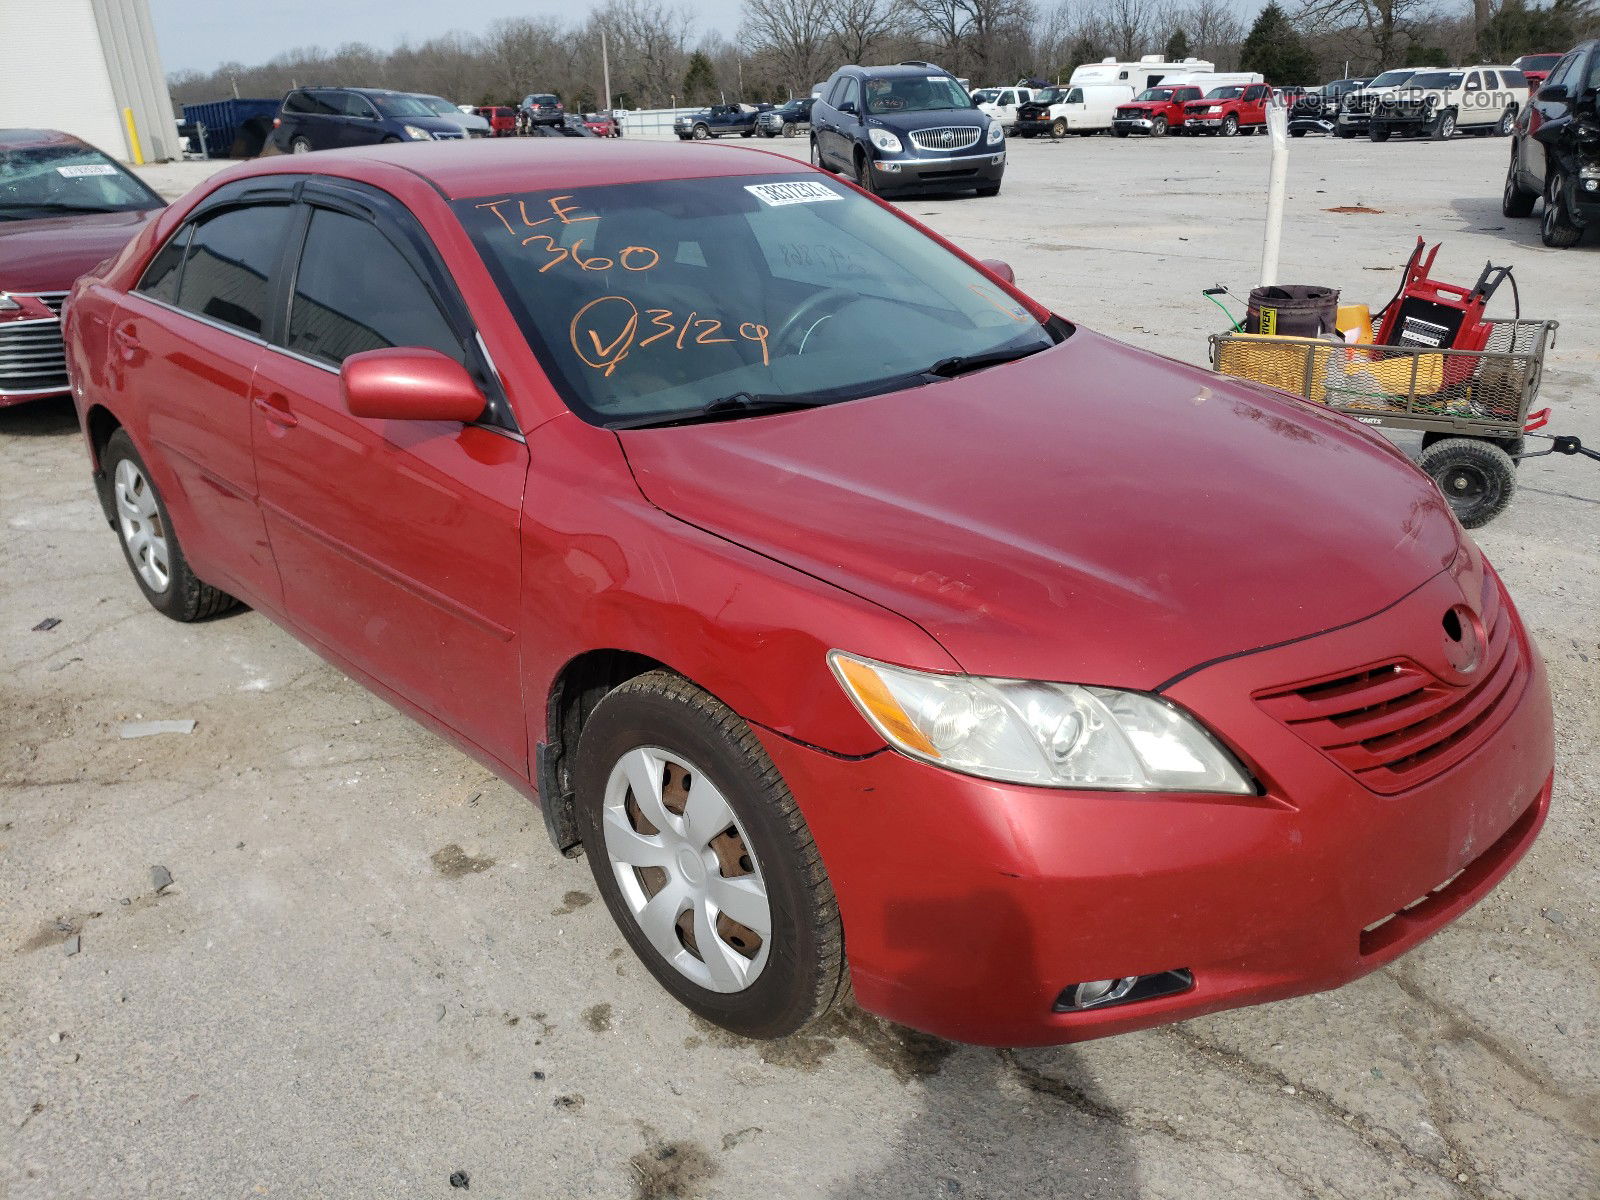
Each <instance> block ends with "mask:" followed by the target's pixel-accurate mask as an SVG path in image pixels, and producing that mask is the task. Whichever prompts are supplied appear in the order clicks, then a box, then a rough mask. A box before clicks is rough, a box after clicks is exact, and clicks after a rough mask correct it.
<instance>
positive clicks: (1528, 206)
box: [1500, 146, 1539, 217]
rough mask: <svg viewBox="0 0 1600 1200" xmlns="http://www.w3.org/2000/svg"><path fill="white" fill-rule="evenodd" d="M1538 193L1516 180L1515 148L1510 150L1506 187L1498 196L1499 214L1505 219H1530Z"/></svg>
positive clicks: (1537, 201) (1537, 199) (1537, 200)
mask: <svg viewBox="0 0 1600 1200" xmlns="http://www.w3.org/2000/svg"><path fill="white" fill-rule="evenodd" d="M1537 203H1539V193H1538V192H1530V191H1529V190H1528V189H1527V188H1525V187H1523V186H1522V184H1521V183H1520V182H1519V181H1518V180H1517V148H1516V147H1515V146H1513V147H1512V148H1511V165H1510V166H1509V167H1507V168H1506V187H1505V191H1504V192H1503V193H1501V196H1500V212H1501V214H1502V215H1504V216H1507V217H1531V216H1533V206H1534V205H1535V204H1537Z"/></svg>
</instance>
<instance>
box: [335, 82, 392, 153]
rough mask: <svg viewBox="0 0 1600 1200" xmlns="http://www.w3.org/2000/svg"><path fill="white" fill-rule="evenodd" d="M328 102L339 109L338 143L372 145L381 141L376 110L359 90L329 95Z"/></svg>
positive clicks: (382, 134) (380, 129)
mask: <svg viewBox="0 0 1600 1200" xmlns="http://www.w3.org/2000/svg"><path fill="white" fill-rule="evenodd" d="M329 103H330V104H332V105H333V106H334V107H336V108H337V109H338V110H339V114H340V120H339V122H338V124H339V145H341V146H372V145H376V144H377V143H378V142H381V141H383V138H384V130H383V128H382V127H381V126H380V125H379V124H378V110H377V109H376V108H374V107H373V106H372V101H370V100H368V99H367V98H366V97H365V96H363V95H361V93H359V92H339V93H337V94H335V95H333V96H330V97H329Z"/></svg>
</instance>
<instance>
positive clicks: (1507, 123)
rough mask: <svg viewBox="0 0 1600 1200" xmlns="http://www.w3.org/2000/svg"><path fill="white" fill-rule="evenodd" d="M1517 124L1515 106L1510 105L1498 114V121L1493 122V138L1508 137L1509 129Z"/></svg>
mask: <svg viewBox="0 0 1600 1200" xmlns="http://www.w3.org/2000/svg"><path fill="white" fill-rule="evenodd" d="M1516 123H1517V106H1516V105H1514V104H1513V105H1512V106H1511V107H1510V108H1508V109H1506V110H1505V112H1503V113H1501V114H1500V120H1499V121H1497V122H1495V127H1494V135H1495V137H1510V136H1511V127H1512V126H1513V125H1515V124H1516Z"/></svg>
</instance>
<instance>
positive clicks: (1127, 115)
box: [1117, 108, 1145, 121]
mask: <svg viewBox="0 0 1600 1200" xmlns="http://www.w3.org/2000/svg"><path fill="white" fill-rule="evenodd" d="M1144 115H1145V114H1144V112H1143V110H1142V109H1137V108H1119V109H1117V119H1118V120H1119V121H1136V120H1138V119H1139V118H1140V117H1142V116H1144Z"/></svg>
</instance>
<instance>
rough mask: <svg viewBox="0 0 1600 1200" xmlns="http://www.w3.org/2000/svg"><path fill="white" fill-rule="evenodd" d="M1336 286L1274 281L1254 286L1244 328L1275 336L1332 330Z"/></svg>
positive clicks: (1290, 335) (1321, 332)
mask: <svg viewBox="0 0 1600 1200" xmlns="http://www.w3.org/2000/svg"><path fill="white" fill-rule="evenodd" d="M1338 310H1339V289H1338V288H1329V287H1318V286H1317V285H1316V284H1310V283H1278V284H1273V285H1271V286H1270V287H1258V288H1254V289H1252V290H1251V292H1250V303H1249V306H1248V308H1247V309H1246V312H1245V318H1244V331H1245V332H1246V333H1265V334H1269V335H1274V336H1277V337H1322V336H1323V335H1324V334H1330V333H1332V332H1333V331H1334V320H1335V318H1336V317H1337V316H1338Z"/></svg>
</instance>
